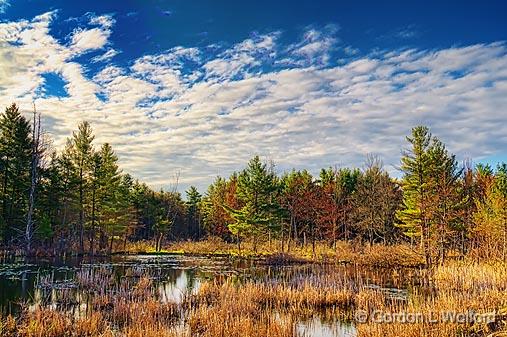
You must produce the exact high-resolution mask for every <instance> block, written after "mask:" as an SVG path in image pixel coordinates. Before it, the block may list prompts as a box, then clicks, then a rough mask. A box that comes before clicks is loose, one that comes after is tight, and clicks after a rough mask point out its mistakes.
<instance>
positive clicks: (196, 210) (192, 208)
mask: <svg viewBox="0 0 507 337" xmlns="http://www.w3.org/2000/svg"><path fill="white" fill-rule="evenodd" d="M186 194H187V202H186V203H185V204H186V206H187V223H188V226H189V234H190V236H191V237H193V238H200V237H201V214H200V213H201V212H200V205H201V201H202V196H201V194H200V193H199V191H197V188H196V187H195V186H190V188H189V189H188V190H187V191H186Z"/></svg>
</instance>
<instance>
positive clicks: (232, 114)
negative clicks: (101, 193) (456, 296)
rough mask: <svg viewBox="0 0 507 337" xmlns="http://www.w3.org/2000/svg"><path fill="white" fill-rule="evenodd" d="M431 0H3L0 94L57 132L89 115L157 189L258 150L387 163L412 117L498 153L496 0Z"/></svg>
mask: <svg viewBox="0 0 507 337" xmlns="http://www.w3.org/2000/svg"><path fill="white" fill-rule="evenodd" d="M442 2H443V1H420V4H418V5H414V4H412V5H400V3H401V2H400V1H386V2H384V1H316V0H305V1H297V2H296V1H276V0H270V1H264V0H260V1H259V0H257V1H248V2H247V1H217V0H209V1H197V0H196V1H176V0H174V1H141V0H138V1H134V0H131V1H121V2H120V1H110V0H100V1H79V2H78V1H64V0H61V1H42V0H31V1H30V0H15V1H14V0H0V104H1V105H2V106H7V105H8V104H10V103H11V102H16V103H18V104H19V105H20V106H21V108H22V110H23V111H25V112H28V111H29V110H30V109H31V102H32V100H35V102H36V105H37V108H38V110H39V111H41V112H42V114H43V119H44V124H45V125H44V126H45V129H46V131H47V132H48V133H50V134H51V135H52V137H53V139H54V145H55V147H59V146H61V145H62V144H63V143H64V142H65V139H66V137H68V136H69V135H70V133H71V132H72V130H74V129H75V128H76V126H77V124H78V123H79V121H81V120H88V121H90V123H91V124H92V127H93V129H94V131H95V133H96V135H97V137H96V141H97V144H100V143H102V142H110V143H111V144H112V145H113V147H114V148H115V150H116V151H117V153H118V155H119V157H120V161H121V165H122V167H123V168H124V170H125V171H126V172H129V173H131V174H132V175H134V176H135V177H137V178H140V179H142V180H144V181H146V182H148V183H149V184H150V185H152V186H153V187H155V188H159V187H165V188H167V187H168V186H170V185H171V184H172V183H173V181H174V177H175V176H176V175H177V174H178V173H179V176H180V190H183V189H185V188H186V187H188V186H189V185H196V186H198V187H199V188H200V190H201V191H203V190H204V189H205V187H206V185H207V184H209V183H210V182H211V181H212V180H213V179H214V177H215V176H217V175H222V176H228V175H229V174H230V173H231V172H232V171H234V170H238V169H241V168H242V167H243V166H244V164H245V162H246V161H247V160H248V159H249V158H250V157H251V156H253V155H255V154H259V155H261V156H262V157H263V158H264V159H266V160H273V161H274V162H275V163H276V164H277V169H278V170H279V171H283V170H288V169H290V168H293V167H294V168H309V169H310V170H311V171H312V172H318V170H319V168H321V167H329V166H361V163H362V162H363V161H364V158H365V156H366V155H367V154H369V153H375V154H378V155H379V156H381V158H382V159H383V161H384V164H385V166H386V168H387V169H388V170H390V171H391V172H392V173H393V174H396V169H395V166H396V165H397V164H398V163H399V158H400V152H401V150H402V148H403V147H404V146H405V140H404V137H405V136H406V135H407V134H408V133H409V132H410V129H411V128H412V127H413V126H415V125H418V124H426V125H428V126H430V127H431V129H432V132H433V134H435V135H437V136H438V137H439V138H441V139H442V140H443V141H444V142H445V143H446V144H447V145H448V147H449V149H450V150H451V151H453V152H454V153H456V154H457V155H458V158H459V159H464V158H472V159H474V160H475V161H485V162H496V161H499V160H507V42H506V39H507V36H506V35H507V2H505V1H483V2H478V1H476V2H475V4H472V2H471V1H470V2H468V1H446V4H442Z"/></svg>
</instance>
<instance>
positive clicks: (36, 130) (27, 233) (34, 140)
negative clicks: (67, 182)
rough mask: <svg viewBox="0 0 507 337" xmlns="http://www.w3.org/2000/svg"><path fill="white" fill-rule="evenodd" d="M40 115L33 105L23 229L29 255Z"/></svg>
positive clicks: (32, 231)
mask: <svg viewBox="0 0 507 337" xmlns="http://www.w3.org/2000/svg"><path fill="white" fill-rule="evenodd" d="M40 127H41V126H40V115H38V118H37V111H36V110H35V104H34V106H33V126H32V162H31V168H32V170H31V177H30V178H31V179H30V193H29V197H28V212H27V216H26V228H25V243H26V253H28V254H29V253H30V251H31V249H32V237H33V233H34V227H35V226H34V221H33V210H34V204H35V189H36V188H37V180H38V177H37V169H38V167H39V160H40V153H39V142H40V132H41V130H40Z"/></svg>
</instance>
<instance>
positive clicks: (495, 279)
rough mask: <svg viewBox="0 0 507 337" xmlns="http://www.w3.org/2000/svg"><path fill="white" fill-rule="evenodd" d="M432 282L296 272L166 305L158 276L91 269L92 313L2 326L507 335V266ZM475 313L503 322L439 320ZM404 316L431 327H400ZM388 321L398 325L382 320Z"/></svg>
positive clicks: (23, 336) (80, 277) (253, 334)
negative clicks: (328, 325)
mask: <svg viewBox="0 0 507 337" xmlns="http://www.w3.org/2000/svg"><path fill="white" fill-rule="evenodd" d="M423 277H424V278H427V280H426V281H425V282H421V284H420V285H417V284H412V285H409V286H408V288H407V289H406V290H396V289H390V288H382V287H379V286H375V285H372V284H371V280H372V279H371V278H365V277H361V276H360V275H359V274H354V273H342V272H333V268H327V267H326V268H325V267H324V266H323V267H322V269H315V270H313V272H311V273H307V272H304V270H303V269H296V270H295V272H294V273H292V274H291V273H287V274H284V276H283V277H281V276H277V275H275V277H271V276H270V277H268V276H265V277H263V278H256V279H237V278H232V277H229V278H215V279H212V280H208V281H204V282H203V283H201V285H200V287H199V289H198V290H197V291H196V292H192V293H186V294H185V295H184V297H183V301H182V302H181V303H171V302H169V303H166V302H164V301H162V300H161V298H160V297H159V294H158V292H157V288H156V284H155V282H154V281H153V279H154V275H151V274H150V272H148V271H143V270H142V269H139V270H134V271H133V272H132V273H131V274H129V275H127V276H126V277H123V278H121V279H120V280H115V278H114V275H113V273H112V270H110V269H108V268H91V269H90V270H86V271H84V270H83V271H80V272H78V273H77V275H76V283H77V287H78V288H79V289H80V290H85V291H86V293H87V296H88V297H87V298H86V300H85V305H84V306H85V307H84V308H82V306H83V303H81V304H80V307H79V310H69V308H68V307H54V306H50V305H44V304H41V305H39V306H36V307H35V308H33V307H27V308H26V309H25V310H24V311H23V312H22V313H21V315H20V316H19V317H17V318H13V317H12V316H8V317H4V318H0V336H2V337H4V336H5V337H14V336H16V337H18V336H19V337H63V336H71V337H73V336H75V337H77V336H89V337H92V336H104V337H152V336H153V337H154V336H167V337H190V336H192V337H193V336H199V337H220V336H223V337H225V336H232V337H235V336H237V337H240V336H242V337H243V336H246V337H264V336H274V337H302V336H301V333H300V332H299V330H298V329H297V326H298V323H299V322H301V321H304V320H306V319H311V318H314V317H320V318H321V319H324V320H325V319H329V320H331V321H335V320H337V319H338V320H341V321H347V322H350V321H353V320H354V319H357V316H356V313H357V312H365V313H366V314H367V315H368V317H367V318H368V319H366V320H361V321H356V322H354V324H355V326H356V332H357V336H358V337H381V336H382V337H384V336H385V337H395V336H408V337H411V336H414V337H416V336H428V337H429V336H436V337H456V336H474V337H479V336H484V337H486V336H493V335H495V336H501V334H505V333H507V310H506V309H507V291H506V290H507V278H506V266H505V264H500V263H495V264H474V263H468V262H452V263H448V264H446V265H443V266H438V267H436V268H435V269H433V270H422V271H421V272H420V275H419V278H423ZM42 281H44V282H46V283H47V282H49V280H48V279H43V280H42ZM42 281H41V282H42ZM472 311H473V312H475V313H494V315H493V316H492V317H493V319H492V320H490V321H487V322H485V321H484V322H483V321H479V320H476V319H475V320H474V319H472V320H468V321H466V322H459V321H455V322H453V321H444V320H442V319H441V318H442V317H441V316H438V315H441V314H442V313H466V312H472ZM379 313H380V314H379ZM402 313H408V314H414V315H415V314H417V315H421V316H420V317H422V319H420V318H418V319H415V320H413V321H411V320H407V321H401V320H400V319H399V318H397V319H392V317H393V316H392V315H393V314H398V317H400V316H399V314H402ZM386 314H387V315H391V316H385V317H384V316H382V315H386ZM374 315H377V316H376V317H374ZM386 317H387V318H386ZM389 317H391V320H389V319H388V318H389ZM418 317H419V316H418ZM429 318H431V319H432V320H433V321H429V320H428V319H429ZM447 318H448V319H450V318H451V317H449V316H448V317H447ZM382 319H383V320H382ZM435 319H437V320H436V321H435Z"/></svg>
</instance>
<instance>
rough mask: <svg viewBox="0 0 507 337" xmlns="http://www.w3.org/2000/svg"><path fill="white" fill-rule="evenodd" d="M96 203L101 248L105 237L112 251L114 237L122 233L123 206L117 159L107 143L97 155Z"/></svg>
mask: <svg viewBox="0 0 507 337" xmlns="http://www.w3.org/2000/svg"><path fill="white" fill-rule="evenodd" d="M97 157H98V159H97V160H98V168H97V170H96V174H95V178H96V185H97V186H96V201H95V211H94V213H97V217H98V222H99V224H100V233H101V248H104V238H105V235H106V234H107V236H108V237H109V249H110V250H111V249H112V242H113V240H114V236H115V235H117V234H121V233H123V231H124V228H123V225H124V224H123V223H122V222H121V214H122V212H123V211H124V209H122V206H126V207H128V205H125V203H124V200H122V198H121V194H120V187H121V186H120V182H121V171H120V169H119V167H118V157H117V156H116V154H115V153H114V151H113V148H112V147H111V145H109V143H104V144H103V145H102V147H101V148H100V151H99V153H98V155H97Z"/></svg>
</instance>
